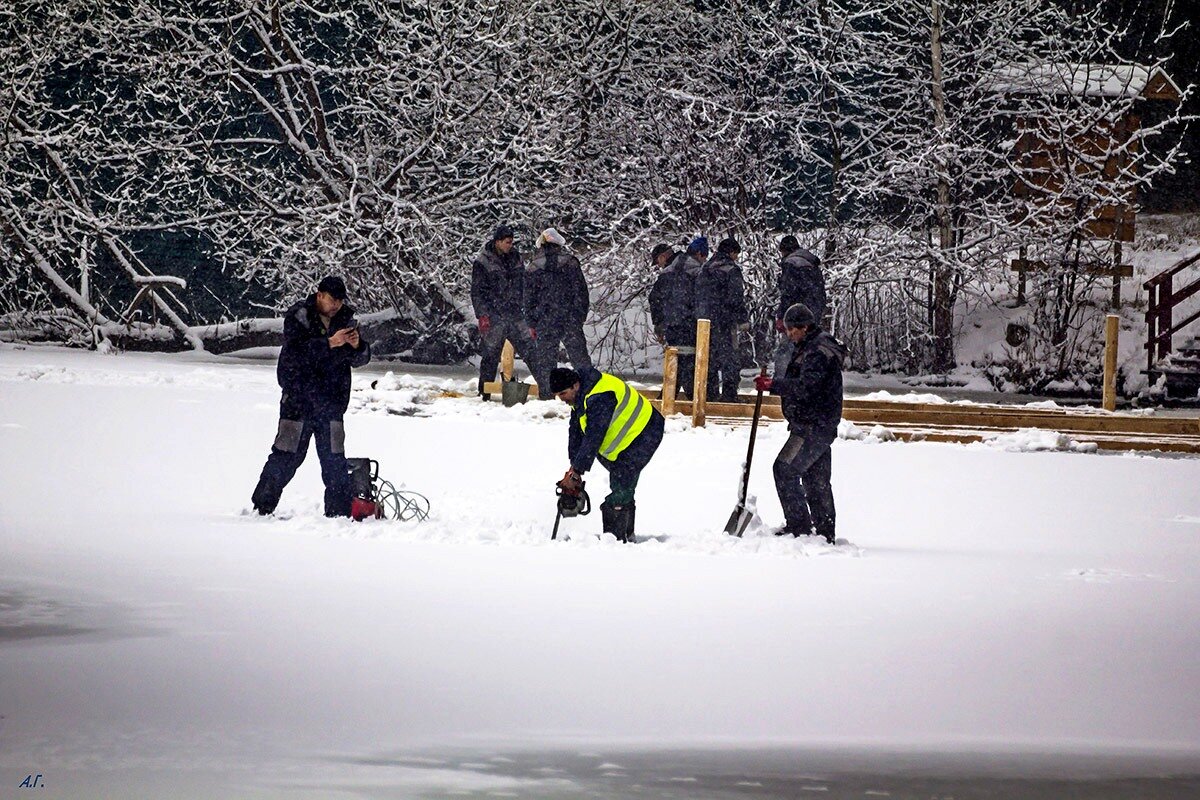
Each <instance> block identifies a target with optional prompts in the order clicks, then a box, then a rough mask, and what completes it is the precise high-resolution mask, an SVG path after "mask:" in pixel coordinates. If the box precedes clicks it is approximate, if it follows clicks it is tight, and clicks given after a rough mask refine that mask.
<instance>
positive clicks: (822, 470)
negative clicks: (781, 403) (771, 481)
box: [775, 426, 837, 544]
mask: <svg viewBox="0 0 1200 800" xmlns="http://www.w3.org/2000/svg"><path fill="white" fill-rule="evenodd" d="M836 438H837V431H836V429H835V430H833V431H823V430H820V429H816V428H812V427H799V426H796V427H793V428H792V429H791V436H789V437H788V440H787V444H785V445H784V446H783V449H782V450H780V451H779V455H778V456H777V457H776V459H775V489H776V490H777V491H778V492H779V501H780V503H782V505H783V516H784V518H785V519H786V520H787V530H788V532H789V533H793V534H795V535H797V536H799V535H802V534H804V535H808V534H810V533H811V532H812V531H813V530H814V529H815V531H816V533H817V535H818V536H824V537H825V539H826V541H828V542H829V543H830V544H833V541H834V522H835V517H836V514H835V512H834V507H833V487H832V486H831V484H830V478H831V475H832V472H833V457H832V453H831V451H830V447H829V446H830V445H831V444H833V440H834V439H836Z"/></svg>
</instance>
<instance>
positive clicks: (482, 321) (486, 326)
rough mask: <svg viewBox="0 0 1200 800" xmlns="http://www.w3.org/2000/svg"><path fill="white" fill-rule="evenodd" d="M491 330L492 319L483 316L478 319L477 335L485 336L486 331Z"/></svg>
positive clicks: (485, 315)
mask: <svg viewBox="0 0 1200 800" xmlns="http://www.w3.org/2000/svg"><path fill="white" fill-rule="evenodd" d="M491 329H492V318H491V317H489V316H488V315H487V314H484V315H483V316H482V317H480V318H479V335H480V336H487V333H488V331H490V330H491Z"/></svg>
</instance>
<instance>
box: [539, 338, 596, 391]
mask: <svg viewBox="0 0 1200 800" xmlns="http://www.w3.org/2000/svg"><path fill="white" fill-rule="evenodd" d="M560 344H562V345H563V346H564V347H566V348H567V358H569V359H570V360H571V366H572V367H574V368H575V369H576V370H579V369H582V368H584V367H590V366H592V359H591V356H589V355H588V349H587V339H585V338H584V336H583V326H582V325H572V324H567V325H561V326H560V325H544V326H542V327H539V328H538V329H537V358H536V360H537V365H536V366H534V368H533V369H534V377H535V379H536V380H537V385H538V397H539V398H540V399H542V400H553V399H554V395H552V394H550V370H552V369H554V368H555V367H557V366H558V346H559V345H560Z"/></svg>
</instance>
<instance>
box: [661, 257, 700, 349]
mask: <svg viewBox="0 0 1200 800" xmlns="http://www.w3.org/2000/svg"><path fill="white" fill-rule="evenodd" d="M702 266H703V264H701V263H700V261H698V260H697V259H696V258H695V256H691V255H689V254H687V253H678V254H675V255H673V256H672V257H671V260H670V261H668V262H667V265H666V266H665V267H663V269H662V272H660V273H658V278H657V279H655V281H654V286H653V287H652V288H651V289H650V320H651V321H652V322H653V323H654V330H655V331H656V332H660V333H661V334H662V335H663V336H665V337H666V339H667V343H668V344H674V345H679V344H682V345H694V344H695V343H696V297H695V295H696V276H697V275H699V274H700V268H701V267H702Z"/></svg>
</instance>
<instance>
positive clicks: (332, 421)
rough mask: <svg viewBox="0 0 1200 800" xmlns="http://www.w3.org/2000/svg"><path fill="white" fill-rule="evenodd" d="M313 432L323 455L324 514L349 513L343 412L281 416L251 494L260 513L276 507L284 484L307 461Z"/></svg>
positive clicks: (318, 450) (346, 514) (286, 483)
mask: <svg viewBox="0 0 1200 800" xmlns="http://www.w3.org/2000/svg"><path fill="white" fill-rule="evenodd" d="M314 435H315V436H316V439H317V457H318V458H320V459H321V479H322V480H323V481H324V482H325V516H327V517H348V516H350V473H349V470H348V469H347V467H346V435H345V428H344V427H343V425H342V418H341V416H337V417H328V416H315V417H308V418H305V419H287V418H286V417H280V419H279V432H278V433H277V434H276V436H275V444H274V446H273V447H272V448H271V455H269V456H267V463H266V464H265V465H264V466H263V469H262V474H261V475H260V476H259V478H258V486H256V487H254V494H253V495H252V496H251V498H250V499H251V502H253V503H254V508H255V510H257V511H258V512H259V513H260V514H270V513H272V512H274V511H275V507H276V506H277V505H279V497H280V495H282V494H283V488H284V487H285V486H287V485H288V483H289V482H290V481H291V480H292V478H293V477H294V476H295V474H296V470H297V469H299V467H300V465H301V464H303V463H304V457H305V456H306V455H307V454H308V441H309V439H311V438H313V436H314Z"/></svg>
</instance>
